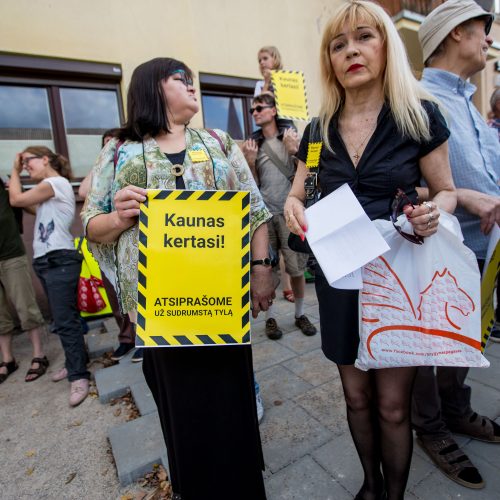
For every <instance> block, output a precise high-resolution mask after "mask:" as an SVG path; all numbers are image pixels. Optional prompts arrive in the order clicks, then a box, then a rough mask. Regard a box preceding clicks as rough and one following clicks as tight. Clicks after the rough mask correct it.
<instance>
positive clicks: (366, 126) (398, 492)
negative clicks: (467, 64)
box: [284, 0, 456, 500]
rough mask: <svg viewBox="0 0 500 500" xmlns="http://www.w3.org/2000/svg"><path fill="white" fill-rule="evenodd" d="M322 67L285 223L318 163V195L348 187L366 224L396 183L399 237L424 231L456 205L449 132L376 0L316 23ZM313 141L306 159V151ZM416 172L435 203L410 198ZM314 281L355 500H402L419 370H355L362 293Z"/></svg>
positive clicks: (382, 214)
mask: <svg viewBox="0 0 500 500" xmlns="http://www.w3.org/2000/svg"><path fill="white" fill-rule="evenodd" d="M320 66H321V75H322V76H321V80H322V87H323V101H322V106H321V109H320V114H319V130H320V133H319V134H318V142H316V141H315V140H310V137H311V138H312V137H314V135H315V131H316V128H317V127H311V126H308V128H306V130H305V132H304V137H303V140H302V143H301V145H300V147H299V151H298V153H297V157H298V158H299V160H300V161H299V164H298V168H297V175H296V176H295V181H294V184H293V186H292V189H291V191H290V194H289V197H288V199H287V201H286V204H285V210H284V212H285V218H286V220H287V223H288V227H289V228H290V230H291V231H292V232H294V233H295V234H298V235H300V236H301V238H302V239H304V237H305V233H306V231H307V225H306V220H305V217H304V200H305V189H304V181H305V180H306V178H308V182H309V180H311V179H314V177H308V172H307V168H306V164H307V166H310V167H311V168H316V167H317V168H318V169H319V174H318V177H319V181H318V182H319V185H320V186H321V197H325V196H327V195H328V194H330V193H332V192H333V191H335V190H336V189H338V188H340V187H341V186H343V185H344V183H348V184H349V186H350V187H351V189H352V191H353V192H354V194H355V196H356V198H357V199H358V201H359V203H360V204H361V206H362V207H363V209H364V210H365V212H366V214H367V215H368V216H369V217H370V219H372V220H374V219H388V218H389V207H390V206H391V202H393V200H394V198H395V195H396V193H397V192H398V188H400V189H402V190H404V191H405V192H406V195H407V196H406V195H402V196H399V197H398V198H396V200H394V201H395V202H396V204H395V205H393V206H394V208H395V210H396V211H397V209H398V207H399V206H401V208H403V210H404V213H405V214H406V216H407V218H408V220H409V222H410V223H411V225H412V227H413V230H414V234H409V233H404V234H403V235H402V236H404V237H406V238H407V239H409V240H410V241H411V242H412V243H419V241H420V242H421V239H422V238H423V237H431V235H433V234H434V233H435V232H436V231H437V226H438V224H439V210H440V209H444V210H446V211H447V212H450V213H452V212H453V210H454V209H455V205H456V193H455V189H454V185H453V180H452V177H451V172H450V166H449V162H448V148H447V139H448V136H449V131H448V129H447V127H446V123H445V121H444V119H443V116H442V115H441V113H440V111H439V108H438V107H437V105H436V104H435V103H434V102H432V101H434V100H433V98H432V97H431V96H430V94H428V93H427V92H425V91H424V89H423V88H422V87H421V86H420V85H419V83H418V82H417V81H416V79H415V78H414V76H413V75H412V72H411V69H410V66H409V63H408V59H407V57H406V54H405V49H404V45H403V43H402V41H401V39H400V38H399V35H398V33H397V31H396V29H395V27H394V25H393V23H392V21H391V19H390V17H389V16H388V15H387V14H386V13H385V11H384V10H383V9H382V8H381V7H380V6H378V5H377V4H375V3H373V2H368V1H362V0H352V1H350V2H344V3H342V5H341V6H340V7H339V8H338V9H337V11H336V13H335V14H334V16H333V18H332V19H331V20H330V21H329V22H328V23H327V25H326V27H325V30H324V33H323V38H322V43H321V52H320ZM313 128H314V130H313ZM312 130H313V131H312ZM311 131H312V132H311ZM313 143H316V144H315V146H316V157H315V161H313V158H311V156H312V155H309V154H308V145H309V146H313ZM322 146H323V147H322ZM313 149H314V148H312V147H309V151H311V150H313ZM311 175H313V176H314V175H315V174H311ZM421 177H423V178H424V179H425V181H426V183H427V185H428V186H429V188H430V191H431V193H432V201H431V202H425V203H424V204H421V205H418V204H417V193H416V187H417V186H419V185H420V179H421ZM412 203H413V204H412ZM354 250H355V249H353V251H354ZM408 265H412V264H411V263H408ZM315 285H316V293H317V295H318V302H319V311H320V324H321V337H322V349H323V352H324V353H325V356H326V357H327V358H328V359H330V360H331V361H333V362H334V363H336V364H337V367H338V370H339V374H340V377H341V380H342V387H343V390H344V397H345V400H346V407H347V419H348V422H349V429H350V431H351V435H352V438H353V441H354V443H355V446H356V450H357V452H358V455H359V458H360V461H361V464H362V466H363V471H364V482H363V484H362V485H361V488H360V491H359V492H358V494H357V495H356V497H355V498H356V499H357V500H381V499H389V500H397V499H402V498H404V494H405V489H406V482H407V480H408V473H409V469H410V462H411V456H412V443H413V437H412V431H411V425H410V398H411V392H412V386H413V380H414V377H415V370H416V369H415V368H414V367H404V368H385V369H379V370H370V371H361V370H359V369H358V368H356V367H355V366H354V362H355V360H356V355H357V350H358V344H359V318H358V300H359V293H360V292H358V290H340V289H336V288H333V287H331V286H330V285H329V284H328V282H327V280H326V279H325V277H324V275H323V272H322V271H321V270H320V269H319V268H318V269H317V270H316V282H315ZM382 288H383V287H382ZM383 292H384V290H383V289H382V291H381V292H380V294H382V296H383ZM402 300H403V299H402ZM395 309H396V308H395Z"/></svg>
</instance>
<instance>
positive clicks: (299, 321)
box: [295, 314, 316, 337]
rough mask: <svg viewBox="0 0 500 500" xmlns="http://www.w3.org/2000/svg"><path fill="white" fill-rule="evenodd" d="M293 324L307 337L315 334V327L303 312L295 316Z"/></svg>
mask: <svg viewBox="0 0 500 500" xmlns="http://www.w3.org/2000/svg"><path fill="white" fill-rule="evenodd" d="M295 326H298V327H299V328H300V331H301V332H302V333H303V334H304V335H307V336H308V337H311V336H312V335H316V327H315V326H314V325H313V324H312V323H311V322H310V321H309V319H308V318H307V316H306V315H305V314H303V315H302V316H301V317H300V318H295Z"/></svg>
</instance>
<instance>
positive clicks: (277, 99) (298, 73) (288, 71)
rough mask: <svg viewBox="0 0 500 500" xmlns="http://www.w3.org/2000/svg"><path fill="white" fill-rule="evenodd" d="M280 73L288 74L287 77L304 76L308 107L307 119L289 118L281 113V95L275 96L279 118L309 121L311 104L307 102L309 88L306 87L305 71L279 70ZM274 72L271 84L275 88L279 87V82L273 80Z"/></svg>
mask: <svg viewBox="0 0 500 500" xmlns="http://www.w3.org/2000/svg"><path fill="white" fill-rule="evenodd" d="M279 73H281V74H286V75H300V76H302V81H303V83H304V100H305V106H306V115H307V117H306V118H299V117H298V116H288V115H284V114H282V113H281V105H280V99H279V93H278V94H276V93H275V95H274V97H275V101H276V110H277V111H278V116H279V117H280V118H284V119H286V120H301V121H309V102H308V100H307V87H306V78H305V75H304V72H303V71H290V70H282V69H280V70H279ZM273 74H274V72H271V82H272V84H273V86H274V88H276V87H277V82H276V79H275V78H273Z"/></svg>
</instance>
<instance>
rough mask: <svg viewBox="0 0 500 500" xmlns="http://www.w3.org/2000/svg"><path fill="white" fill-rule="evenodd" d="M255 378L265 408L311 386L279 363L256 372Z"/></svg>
mask: <svg viewBox="0 0 500 500" xmlns="http://www.w3.org/2000/svg"><path fill="white" fill-rule="evenodd" d="M256 379H257V382H258V383H259V385H260V394H261V396H262V399H263V401H264V407H265V408H270V407H272V406H275V405H274V403H275V402H278V401H281V402H283V401H286V400H287V399H291V398H293V397H295V396H297V395H299V394H302V393H303V392H305V391H307V390H308V389H310V388H311V387H312V385H311V384H309V383H308V382H306V381H305V380H302V379H301V378H300V377H298V376H297V375H295V373H293V372H291V371H290V370H287V369H286V368H284V367H283V366H281V365H276V366H272V367H271V368H267V369H265V370H262V371H260V372H257V374H256Z"/></svg>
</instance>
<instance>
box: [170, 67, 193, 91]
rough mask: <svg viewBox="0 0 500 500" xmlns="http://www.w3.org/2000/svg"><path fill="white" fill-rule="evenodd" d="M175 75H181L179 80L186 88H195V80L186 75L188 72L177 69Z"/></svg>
mask: <svg viewBox="0 0 500 500" xmlns="http://www.w3.org/2000/svg"><path fill="white" fill-rule="evenodd" d="M173 75H179V76H180V78H178V80H179V81H180V82H182V83H183V84H184V85H185V86H186V87H192V86H193V79H192V78H191V77H189V76H187V75H186V72H185V71H184V70H183V69H177V70H175V71H174V72H173V73H172V76H173Z"/></svg>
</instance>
